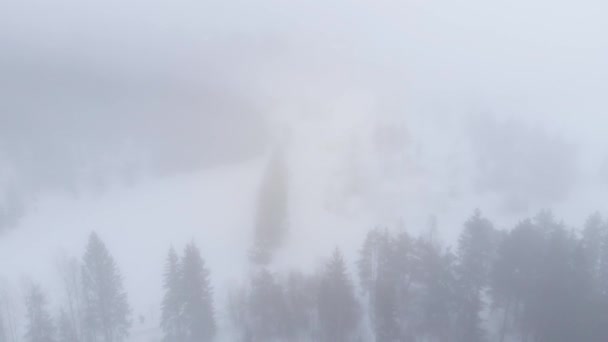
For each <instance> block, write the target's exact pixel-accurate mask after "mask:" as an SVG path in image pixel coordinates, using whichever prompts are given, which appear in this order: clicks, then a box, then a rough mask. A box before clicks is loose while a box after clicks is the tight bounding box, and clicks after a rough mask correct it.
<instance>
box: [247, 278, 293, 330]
mask: <svg viewBox="0 0 608 342" xmlns="http://www.w3.org/2000/svg"><path fill="white" fill-rule="evenodd" d="M286 313H287V310H286V303H285V291H284V289H283V287H282V285H281V283H279V282H278V281H277V279H276V278H275V276H274V275H273V274H272V273H270V272H269V271H268V270H267V269H265V268H262V269H261V270H260V271H258V272H257V273H256V274H254V275H253V278H252V280H251V289H250V292H249V298H248V308H247V315H248V316H249V320H248V321H249V324H250V328H249V329H248V330H249V331H250V335H251V339H252V340H253V341H273V340H277V339H278V340H283V339H285V338H286V335H287V332H286V327H287V321H288V320H287V315H286Z"/></svg>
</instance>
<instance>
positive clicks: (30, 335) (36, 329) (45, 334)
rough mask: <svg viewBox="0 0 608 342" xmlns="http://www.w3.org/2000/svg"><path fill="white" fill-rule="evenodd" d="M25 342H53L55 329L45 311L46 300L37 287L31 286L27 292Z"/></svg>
mask: <svg viewBox="0 0 608 342" xmlns="http://www.w3.org/2000/svg"><path fill="white" fill-rule="evenodd" d="M25 305H26V310H27V312H26V318H27V322H26V332H25V341H26V342H55V341H56V340H55V327H54V325H53V320H52V318H51V315H50V314H49V313H48V309H47V299H46V296H45V295H44V293H43V292H42V290H41V289H40V287H39V286H38V285H34V284H32V285H31V286H30V287H29V289H28V290H27V295H26V298H25Z"/></svg>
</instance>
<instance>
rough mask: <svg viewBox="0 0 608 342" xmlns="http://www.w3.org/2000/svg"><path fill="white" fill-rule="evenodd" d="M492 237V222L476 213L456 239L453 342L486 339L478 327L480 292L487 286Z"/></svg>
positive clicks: (480, 327)
mask: <svg viewBox="0 0 608 342" xmlns="http://www.w3.org/2000/svg"><path fill="white" fill-rule="evenodd" d="M495 238H496V234H495V231H494V227H493V226H492V223H491V222H490V221H489V220H487V219H486V218H484V217H482V216H481V212H480V211H479V210H476V211H475V213H474V214H473V216H472V217H471V218H470V219H469V220H467V222H466V223H465V225H464V230H463V232H462V233H461V235H460V239H459V240H458V264H457V268H456V271H457V272H456V275H457V291H458V292H457V295H458V303H457V305H458V309H457V310H458V315H457V323H456V327H457V331H456V336H455V341H461V342H479V341H484V340H485V339H486V336H485V332H484V330H483V327H482V318H481V311H482V310H483V309H484V300H483V292H484V290H485V288H486V286H487V281H488V275H489V272H490V265H491V263H492V259H493V253H494V244H495Z"/></svg>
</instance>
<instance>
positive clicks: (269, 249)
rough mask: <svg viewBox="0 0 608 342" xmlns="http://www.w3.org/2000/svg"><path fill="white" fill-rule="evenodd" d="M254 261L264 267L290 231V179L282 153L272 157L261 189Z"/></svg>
mask: <svg viewBox="0 0 608 342" xmlns="http://www.w3.org/2000/svg"><path fill="white" fill-rule="evenodd" d="M259 191H260V192H259V198H258V204H257V205H258V207H257V216H256V221H255V235H254V239H255V240H254V245H253V249H252V251H251V258H252V260H253V261H254V262H255V263H257V264H261V265H265V264H267V263H269V262H270V260H271V259H272V255H273V253H274V252H275V251H276V250H277V249H278V248H279V247H280V245H281V243H282V242H283V240H284V238H285V235H286V233H287V229H288V219H289V218H288V177H287V167H286V165H285V159H284V157H283V155H282V153H281V152H280V151H276V152H275V153H274V155H273V156H272V158H271V160H270V162H269V164H268V167H267V170H266V173H265V174H264V178H263V179H262V184H261V187H260V190H259Z"/></svg>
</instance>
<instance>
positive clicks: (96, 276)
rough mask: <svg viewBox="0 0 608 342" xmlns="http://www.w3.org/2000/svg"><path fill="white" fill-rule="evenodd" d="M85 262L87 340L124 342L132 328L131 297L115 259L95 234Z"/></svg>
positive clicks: (84, 289)
mask: <svg viewBox="0 0 608 342" xmlns="http://www.w3.org/2000/svg"><path fill="white" fill-rule="evenodd" d="M83 261H84V264H83V268H82V282H83V295H84V302H85V340H86V341H90V342H97V341H103V342H120V341H124V340H125V339H126V338H127V337H128V336H129V328H130V327H131V321H130V315H131V309H130V307H129V304H128V302H127V294H126V292H125V291H124V290H123V285H122V277H121V275H120V273H119V271H118V267H117V266H116V263H115V262H114V259H113V258H112V256H111V255H110V253H109V252H108V250H107V248H106V246H105V245H104V243H103V242H102V241H101V239H99V237H98V236H97V234H95V233H92V234H91V236H90V238H89V243H88V245H87V248H86V251H85V254H84V258H83Z"/></svg>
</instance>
